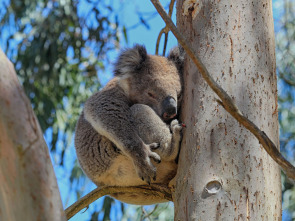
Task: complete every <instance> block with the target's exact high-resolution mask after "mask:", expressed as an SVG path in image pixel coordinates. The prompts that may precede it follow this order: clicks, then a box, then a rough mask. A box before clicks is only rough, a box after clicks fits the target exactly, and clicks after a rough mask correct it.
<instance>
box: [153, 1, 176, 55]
mask: <svg viewBox="0 0 295 221" xmlns="http://www.w3.org/2000/svg"><path fill="white" fill-rule="evenodd" d="M174 3H175V0H171V1H170V4H169V12H168V16H169V17H170V18H171V16H172V13H173V7H174ZM163 34H165V39H164V47H163V54H162V55H163V56H165V54H166V48H167V42H168V34H169V28H168V27H167V25H166V26H165V27H164V28H162V29H161V31H160V33H159V35H158V38H157V43H156V55H158V54H159V45H160V40H161V37H162V35H163Z"/></svg>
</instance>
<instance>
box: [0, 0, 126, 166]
mask: <svg viewBox="0 0 295 221" xmlns="http://www.w3.org/2000/svg"><path fill="white" fill-rule="evenodd" d="M82 4H83V6H81V5H82ZM78 6H81V8H84V10H82V9H81V10H78V8H79V7H78ZM102 11H104V13H102ZM112 13H113V12H112V7H111V6H110V5H107V4H105V3H101V1H100V2H92V1H75V0H62V1H54V0H25V1H24V0H11V1H10V5H9V4H8V3H7V5H6V11H5V12H4V13H2V16H1V17H0V18H2V19H1V23H0V24H1V25H2V26H3V28H4V29H5V28H6V33H7V34H8V37H7V48H6V52H7V53H8V54H14V55H15V56H14V58H13V61H14V62H15V67H16V69H17V73H18V74H19V79H20V81H21V82H22V84H23V86H24V88H25V91H26V93H27V95H28V97H29V98H30V99H31V103H32V105H33V108H34V111H35V113H36V115H37V117H38V120H39V123H40V125H41V127H42V130H43V131H46V130H47V129H48V128H51V130H49V131H47V135H49V136H50V137H51V138H52V139H51V147H52V150H53V151H54V150H55V149H56V144H57V141H58V140H59V139H60V140H62V141H63V142H62V147H67V146H68V145H69V143H70V141H71V140H72V133H73V131H74V128H75V123H76V121H77V117H78V116H79V114H80V112H81V104H83V102H84V101H85V100H86V98H87V97H89V96H90V95H91V94H92V93H93V91H95V90H97V89H98V88H99V87H100V84H99V81H98V78H97V74H96V73H97V71H99V70H103V68H104V62H103V60H104V59H106V53H107V52H109V51H110V50H112V49H114V48H116V47H117V46H118V45H119V41H120V38H119V33H120V27H119V23H118V21H117V20H116V18H115V15H114V14H112ZM3 35H4V33H3ZM3 35H2V36H1V37H2V39H3V38H4V37H5V36H3ZM48 133H49V134H48ZM62 149H63V148H62ZM63 154H64V149H63V150H62V155H63ZM62 160H63V158H62V157H61V162H60V163H61V164H62V163H63V161H62Z"/></svg>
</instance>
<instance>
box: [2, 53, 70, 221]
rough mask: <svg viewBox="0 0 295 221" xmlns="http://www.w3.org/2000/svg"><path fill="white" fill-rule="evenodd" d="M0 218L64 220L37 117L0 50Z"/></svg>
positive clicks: (13, 219) (14, 219) (10, 65)
mask: <svg viewBox="0 0 295 221" xmlns="http://www.w3.org/2000/svg"><path fill="white" fill-rule="evenodd" d="M0 220H9V221H19V220H30V221H34V220H48V221H52V220H54V221H59V220H66V219H65V215H64V212H63V207H62V203H61V199H60V194H59V191H58V187H57V182H56V179H55V175H54V171H53V167H52V163H51V160H50V157H49V152H48V148H47V146H46V143H45V141H44V138H43V134H42V132H41V129H40V126H39V124H38V121H37V118H36V116H35V114H34V112H33V110H32V107H31V104H30V102H29V99H28V98H27V97H26V95H25V93H24V91H23V89H22V87H21V86H20V84H19V81H18V79H17V76H16V73H15V70H14V68H13V65H12V64H11V62H10V61H9V60H8V59H7V58H6V56H5V55H4V54H3V52H2V51H1V50H0Z"/></svg>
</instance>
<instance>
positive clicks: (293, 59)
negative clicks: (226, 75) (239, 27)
mask: <svg viewBox="0 0 295 221" xmlns="http://www.w3.org/2000/svg"><path fill="white" fill-rule="evenodd" d="M280 25H281V27H280V28H279V30H278V31H277V32H276V47H277V48H276V55H277V71H278V76H279V84H278V89H279V122H280V144H281V151H282V152H283V153H284V154H285V156H286V157H287V159H288V160H289V161H291V162H293V164H294V154H295V152H294V146H295V74H294V73H295V5H294V0H287V1H285V2H284V13H283V15H282V17H281V20H280ZM282 184H283V185H282V187H283V188H282V189H283V208H284V209H287V210H288V212H289V213H290V214H291V217H292V219H294V218H295V187H294V185H293V184H292V183H291V182H290V181H289V180H288V179H287V178H286V177H285V175H283V177H282Z"/></svg>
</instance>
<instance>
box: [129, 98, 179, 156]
mask: <svg viewBox="0 0 295 221" xmlns="http://www.w3.org/2000/svg"><path fill="white" fill-rule="evenodd" d="M131 113H132V117H133V122H134V127H135V128H136V130H137V131H138V135H139V136H140V137H141V138H142V139H143V141H144V142H146V143H152V142H157V143H159V144H160V147H159V148H157V149H155V152H156V153H158V154H159V155H160V157H161V159H162V160H163V161H171V160H175V159H176V157H177V155H178V152H179V146H180V141H181V131H182V126H181V125H180V124H179V123H178V120H176V119H175V120H173V121H172V122H171V124H170V128H169V125H167V124H166V123H165V122H163V121H162V119H161V118H160V117H159V116H158V115H157V114H156V113H155V111H154V110H153V109H152V108H150V107H149V106H147V105H144V104H134V105H133V106H132V107H131Z"/></svg>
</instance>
